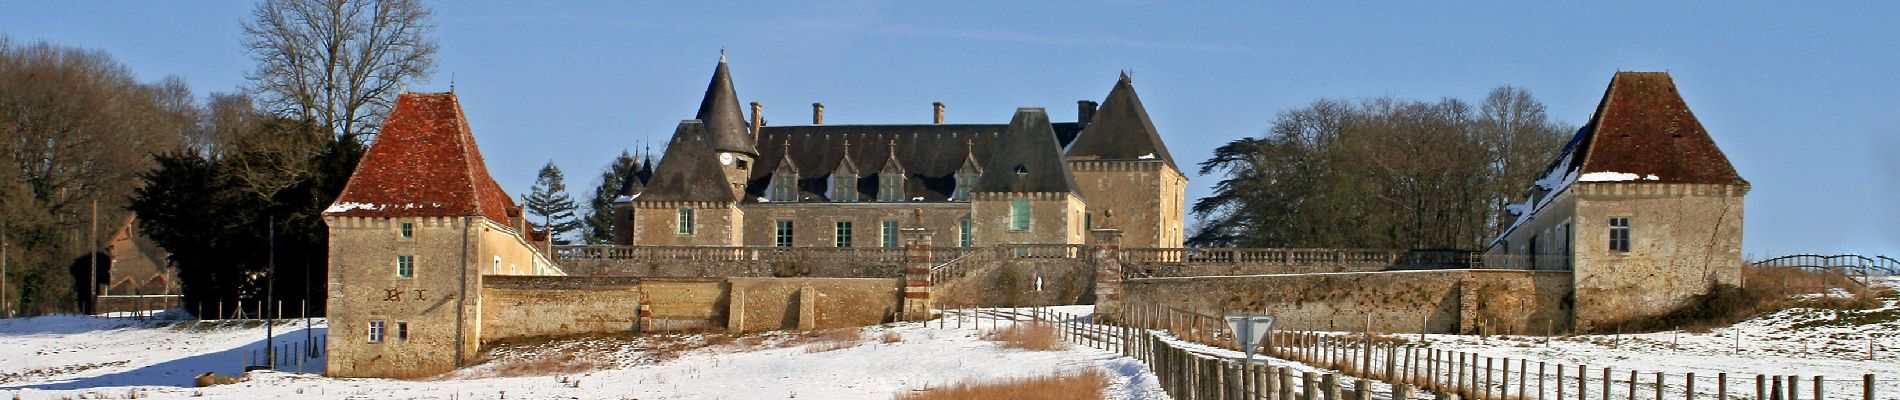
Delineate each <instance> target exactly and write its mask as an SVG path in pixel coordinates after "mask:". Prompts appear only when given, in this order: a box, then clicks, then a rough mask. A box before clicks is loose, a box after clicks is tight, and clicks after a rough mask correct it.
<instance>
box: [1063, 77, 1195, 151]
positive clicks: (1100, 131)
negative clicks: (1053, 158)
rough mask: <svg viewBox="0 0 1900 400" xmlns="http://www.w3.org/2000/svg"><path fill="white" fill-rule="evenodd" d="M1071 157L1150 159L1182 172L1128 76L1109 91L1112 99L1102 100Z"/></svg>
mask: <svg viewBox="0 0 1900 400" xmlns="http://www.w3.org/2000/svg"><path fill="white" fill-rule="evenodd" d="M1067 156H1068V157H1069V158H1071V159H1101V160H1140V159H1144V158H1143V157H1147V158H1150V159H1160V160H1161V161H1162V162H1166V163H1168V166H1171V167H1175V169H1177V170H1179V169H1180V167H1179V166H1176V165H1175V164H1174V156H1173V155H1170V154H1168V146H1167V145H1166V144H1163V143H1162V142H1161V133H1160V131H1159V130H1156V129H1155V123H1154V121H1152V120H1150V119H1148V109H1147V108H1145V107H1142V105H1141V97H1139V96H1136V95H1135V84H1134V82H1132V81H1131V80H1130V79H1129V78H1128V74H1126V73H1124V74H1122V76H1121V79H1120V80H1117V81H1115V88H1114V89H1109V91H1108V99H1105V100H1103V101H1102V107H1101V109H1100V110H1098V111H1096V112H1095V116H1094V117H1093V118H1092V119H1090V120H1089V124H1088V128H1086V129H1083V130H1082V136H1081V137H1080V138H1078V139H1076V140H1075V145H1074V147H1070V148H1069V150H1068V154H1067Z"/></svg>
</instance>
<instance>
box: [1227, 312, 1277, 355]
mask: <svg viewBox="0 0 1900 400" xmlns="http://www.w3.org/2000/svg"><path fill="white" fill-rule="evenodd" d="M1227 327H1228V328H1232V329H1233V330H1234V342H1235V344H1238V345H1240V349H1241V351H1242V352H1245V353H1247V358H1248V359H1252V358H1253V353H1254V348H1256V347H1258V346H1259V345H1260V338H1261V337H1264V336H1266V335H1267V331H1269V330H1272V329H1273V316H1272V315H1229V316H1227Z"/></svg>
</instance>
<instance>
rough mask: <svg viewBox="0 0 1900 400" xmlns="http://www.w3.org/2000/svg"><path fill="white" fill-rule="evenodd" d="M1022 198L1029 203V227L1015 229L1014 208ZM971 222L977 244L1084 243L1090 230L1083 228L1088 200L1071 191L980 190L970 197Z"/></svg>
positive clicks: (1022, 200)
mask: <svg viewBox="0 0 1900 400" xmlns="http://www.w3.org/2000/svg"><path fill="white" fill-rule="evenodd" d="M1018 201H1021V202H1026V203H1028V205H1029V226H1028V229H1015V227H1013V226H1011V224H1012V223H1014V221H1011V219H1012V218H1013V217H1012V216H1011V214H1010V213H1011V208H1012V207H1014V204H1015V203H1017V202H1018ZM970 208H971V209H972V210H971V212H970V213H971V215H974V216H976V218H974V219H973V220H972V221H971V223H972V226H973V231H974V232H975V235H976V238H975V239H976V245H977V246H979V247H981V246H993V245H1003V244H1025V243H1027V244H1082V243H1083V242H1084V241H1085V240H1087V238H1088V236H1087V235H1088V231H1087V230H1085V229H1082V225H1083V222H1084V221H1083V219H1084V218H1087V216H1086V215H1087V214H1088V204H1087V203H1083V201H1082V198H1081V197H1079V196H1076V195H1074V194H1071V193H1007V192H995V193H977V194H975V195H974V196H973V197H972V200H971V201H970Z"/></svg>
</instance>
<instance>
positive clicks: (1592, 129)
mask: <svg viewBox="0 0 1900 400" xmlns="http://www.w3.org/2000/svg"><path fill="white" fill-rule="evenodd" d="M1579 135H1580V136H1581V137H1580V138H1579V139H1581V141H1580V143H1579V144H1578V148H1579V149H1580V151H1581V154H1579V155H1578V156H1577V157H1572V160H1573V161H1572V162H1573V163H1580V164H1581V166H1580V167H1581V168H1580V172H1581V173H1583V174H1589V173H1616V174H1618V175H1633V176H1636V177H1637V178H1636V179H1632V180H1631V181H1632V182H1656V183H1709V184H1743V185H1745V184H1747V183H1748V182H1747V181H1745V180H1742V177H1741V175H1740V174H1737V173H1736V172H1735V167H1734V166H1733V165H1730V164H1729V161H1728V157H1727V156H1725V155H1723V154H1722V149H1721V148H1718V147H1716V145H1715V139H1714V138H1711V137H1710V136H1709V131H1708V130H1706V129H1703V127H1702V122H1701V121H1698V120H1696V117H1695V114H1694V113H1691V112H1689V105H1688V104H1687V103H1686V102H1684V101H1683V100H1682V95H1681V94H1680V93H1677V92H1676V83H1675V80H1674V79H1673V78H1670V76H1669V73H1667V72H1618V73H1616V76H1615V77H1613V78H1611V79H1610V86H1609V88H1608V89H1605V90H1604V93H1603V101H1602V102H1601V103H1599V104H1598V105H1597V112H1596V115H1595V116H1594V117H1593V118H1591V119H1590V123H1589V124H1588V125H1586V126H1584V128H1583V129H1582V130H1581V132H1580V133H1579Z"/></svg>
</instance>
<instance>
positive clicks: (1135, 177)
mask: <svg viewBox="0 0 1900 400" xmlns="http://www.w3.org/2000/svg"><path fill="white" fill-rule="evenodd" d="M1069 169H1070V170H1071V171H1074V174H1075V183H1076V184H1077V185H1079V187H1077V188H1076V192H1077V193H1081V194H1082V198H1083V199H1087V200H1088V202H1089V209H1088V213H1089V215H1090V219H1091V220H1092V221H1093V223H1092V224H1090V225H1093V226H1090V227H1087V228H1115V229H1120V230H1122V232H1123V235H1124V236H1123V237H1122V245H1123V247H1181V243H1182V240H1183V238H1184V234H1183V232H1182V227H1183V222H1182V221H1183V218H1185V217H1184V216H1183V213H1182V212H1183V211H1184V208H1183V207H1184V204H1185V202H1186V197H1185V196H1186V193H1187V177H1186V176H1183V175H1181V172H1180V171H1176V170H1175V169H1174V167H1172V166H1169V165H1168V163H1167V162H1164V161H1161V160H1142V161H1126V160H1123V161H1095V160H1072V161H1069ZM1111 211H1112V212H1113V216H1112V217H1111V216H1107V215H1108V214H1105V212H1111Z"/></svg>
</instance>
